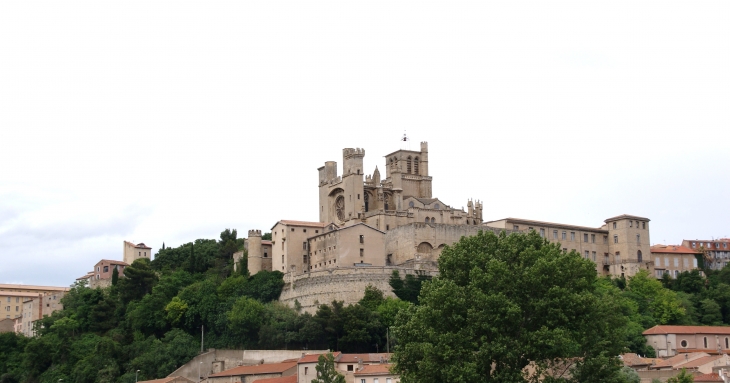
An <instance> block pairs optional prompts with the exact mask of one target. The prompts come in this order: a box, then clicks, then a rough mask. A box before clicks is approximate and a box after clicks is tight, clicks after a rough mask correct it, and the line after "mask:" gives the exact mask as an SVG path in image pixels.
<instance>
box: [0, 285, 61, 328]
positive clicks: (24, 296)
mask: <svg viewBox="0 0 730 383" xmlns="http://www.w3.org/2000/svg"><path fill="white" fill-rule="evenodd" d="M68 290H69V288H68V287H56V286H35V285H21V284H0V319H15V318H20V317H21V316H22V314H23V302H25V301H26V300H28V299H32V298H37V297H38V296H41V295H43V294H47V293H61V292H66V291H68Z"/></svg>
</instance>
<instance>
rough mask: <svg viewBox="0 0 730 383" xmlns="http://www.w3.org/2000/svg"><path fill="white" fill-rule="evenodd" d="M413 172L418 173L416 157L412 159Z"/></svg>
mask: <svg viewBox="0 0 730 383" xmlns="http://www.w3.org/2000/svg"><path fill="white" fill-rule="evenodd" d="M413 174H419V173H418V157H416V158H415V159H414V160H413Z"/></svg>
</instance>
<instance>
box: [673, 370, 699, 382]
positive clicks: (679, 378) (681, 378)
mask: <svg viewBox="0 0 730 383" xmlns="http://www.w3.org/2000/svg"><path fill="white" fill-rule="evenodd" d="M694 381H695V378H694V376H692V374H690V373H688V372H687V370H685V369H684V368H683V369H682V371H680V372H679V374H677V375H674V376H673V377H671V378H669V379H667V383H692V382H694Z"/></svg>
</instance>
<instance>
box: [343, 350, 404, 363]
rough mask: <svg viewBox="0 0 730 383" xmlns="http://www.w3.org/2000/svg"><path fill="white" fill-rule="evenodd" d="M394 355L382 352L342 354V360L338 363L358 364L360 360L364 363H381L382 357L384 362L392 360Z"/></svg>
mask: <svg viewBox="0 0 730 383" xmlns="http://www.w3.org/2000/svg"><path fill="white" fill-rule="evenodd" d="M392 355H393V354H388V353H385V352H381V353H379V354H375V353H373V354H342V356H341V357H340V359H339V360H338V361H337V362H338V363H357V362H358V361H359V360H362V361H363V363H380V358H381V357H382V358H383V360H390V357H391V356H392Z"/></svg>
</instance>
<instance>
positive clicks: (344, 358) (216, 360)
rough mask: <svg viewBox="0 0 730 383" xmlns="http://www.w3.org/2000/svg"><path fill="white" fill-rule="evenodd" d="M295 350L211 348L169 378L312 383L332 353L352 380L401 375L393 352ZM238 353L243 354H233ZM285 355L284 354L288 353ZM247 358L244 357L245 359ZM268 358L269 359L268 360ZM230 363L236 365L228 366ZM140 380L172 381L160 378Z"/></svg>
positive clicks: (378, 381) (386, 382)
mask: <svg viewBox="0 0 730 383" xmlns="http://www.w3.org/2000/svg"><path fill="white" fill-rule="evenodd" d="M293 353H296V352H295V351H286V350H268V351H256V350H245V351H242V350H209V351H208V352H206V353H204V354H202V355H199V356H197V357H195V358H193V360H191V361H190V362H188V363H187V364H186V365H184V366H181V367H180V368H178V370H176V371H175V372H173V373H172V374H170V376H168V377H167V378H166V379H168V380H172V379H177V380H178V381H176V382H174V383H190V382H206V383H251V382H258V383H310V382H311V381H312V380H314V379H316V378H317V369H316V367H317V363H318V361H319V358H320V357H321V356H324V355H327V354H331V355H332V357H333V359H334V366H335V370H336V371H337V372H338V373H340V374H342V375H343V376H344V377H345V380H346V381H347V382H349V383H397V382H399V381H400V379H399V378H398V375H396V374H394V373H392V372H391V367H392V365H391V363H390V358H391V356H392V354H389V353H366V354H344V353H341V352H331V353H330V352H326V351H325V350H320V351H315V352H311V353H301V354H300V355H299V356H298V357H296V358H291V357H290V356H292V354H293ZM234 354H237V355H238V356H239V357H238V358H235V357H233V358H232V355H234ZM246 355H249V356H250V355H257V356H261V357H262V358H261V359H260V360H256V361H252V360H250V359H246ZM287 356H289V358H287V359H282V357H287ZM241 358H243V359H241ZM264 360H267V361H268V362H267V363H265V362H264ZM227 364H231V365H234V366H233V367H232V368H226V365H227ZM140 383H172V381H170V382H161V381H160V380H155V381H145V382H140Z"/></svg>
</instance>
